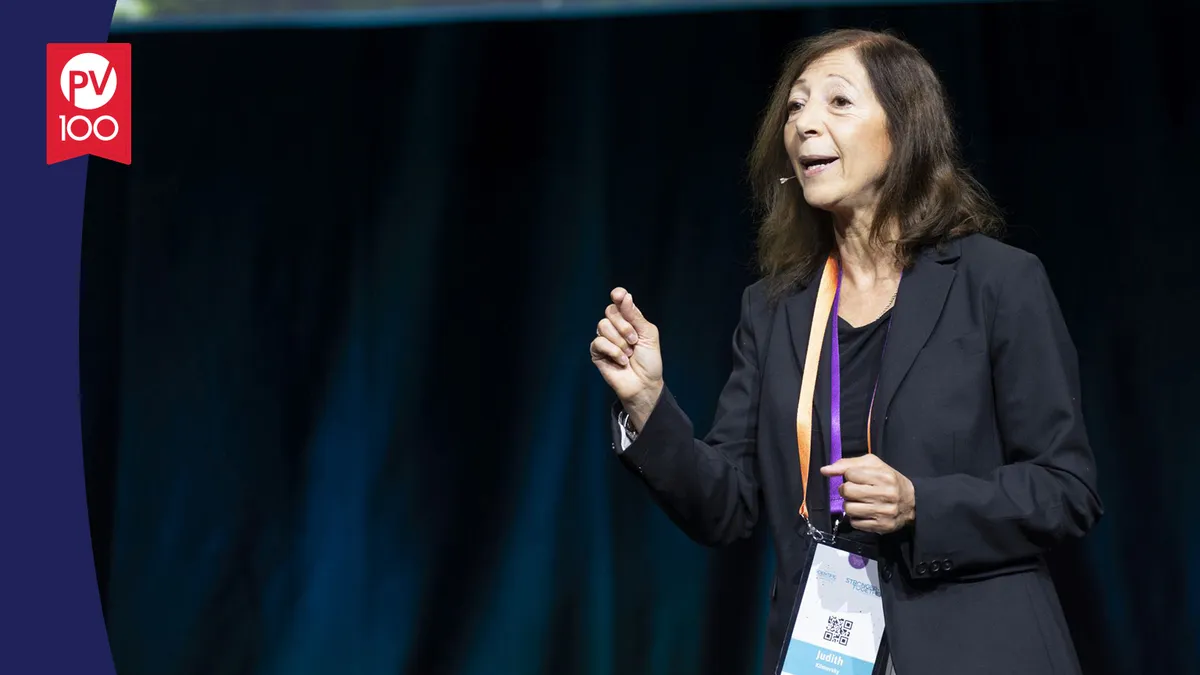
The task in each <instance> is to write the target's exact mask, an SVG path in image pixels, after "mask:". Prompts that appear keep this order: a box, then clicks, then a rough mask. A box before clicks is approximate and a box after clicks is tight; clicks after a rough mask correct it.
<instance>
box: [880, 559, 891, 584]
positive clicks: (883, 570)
mask: <svg viewBox="0 0 1200 675" xmlns="http://www.w3.org/2000/svg"><path fill="white" fill-rule="evenodd" d="M879 576H881V577H883V580H884V581H891V580H892V566H891V565H888V564H886V563H885V564H883V565H882V566H881V567H880V570H879Z"/></svg>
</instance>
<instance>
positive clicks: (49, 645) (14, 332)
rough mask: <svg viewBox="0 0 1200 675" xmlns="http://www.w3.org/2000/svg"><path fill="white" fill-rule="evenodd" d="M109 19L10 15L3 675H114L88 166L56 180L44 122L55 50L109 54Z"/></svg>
mask: <svg viewBox="0 0 1200 675" xmlns="http://www.w3.org/2000/svg"><path fill="white" fill-rule="evenodd" d="M113 5H114V0H13V1H10V2H0V27H3V30H4V33H5V36H4V40H3V41H0V50H2V51H0V54H2V55H3V57H4V58H3V63H4V73H5V78H4V96H3V101H4V103H3V105H0V129H3V130H4V137H3V145H2V146H0V148H2V149H0V311H2V312H3V314H2V315H0V316H2V317H3V318H2V319H0V359H2V360H0V673H13V675H18V674H19V675H40V674H42V673H46V674H47V675H50V674H53V675H66V674H68V673H69V674H70V675H113V674H114V673H115V670H114V668H113V664H112V655H111V652H110V650H109V646H108V637H107V635H106V632H105V629H104V619H103V616H102V614H101V610H100V594H99V589H98V588H97V586H96V567H95V563H94V561H93V559H92V546H91V536H90V532H89V529H88V515H87V500H86V493H85V488H84V477H83V449H82V442H81V431H80V419H79V257H80V241H81V232H82V227H83V193H84V183H85V180H86V178H87V162H88V161H89V160H88V159H86V158H82V157H81V158H78V159H73V160H70V161H67V162H63V163H61V164H55V165H51V166H47V165H46V132H45V129H46V122H45V119H44V118H45V115H46V92H45V86H46V44H47V43H49V42H105V41H107V38H108V31H109V24H110V23H111V21H112V12H113ZM136 61H137V59H136V56H135V57H134V71H135V72H136V68H137V66H136ZM92 161H101V160H92Z"/></svg>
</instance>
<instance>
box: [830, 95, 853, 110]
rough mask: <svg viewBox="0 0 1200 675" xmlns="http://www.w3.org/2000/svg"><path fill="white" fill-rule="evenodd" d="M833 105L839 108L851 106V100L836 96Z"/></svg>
mask: <svg viewBox="0 0 1200 675" xmlns="http://www.w3.org/2000/svg"><path fill="white" fill-rule="evenodd" d="M833 104H834V105H836V106H838V107H839V108H840V107H845V106H848V105H850V99H848V98H846V97H845V96H834V97H833Z"/></svg>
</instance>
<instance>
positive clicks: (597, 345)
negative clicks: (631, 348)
mask: <svg viewBox="0 0 1200 675" xmlns="http://www.w3.org/2000/svg"><path fill="white" fill-rule="evenodd" d="M591 351H592V358H593V359H595V358H606V359H608V360H610V361H612V362H613V363H616V364H618V365H621V366H627V365H629V358H628V357H626V356H625V354H623V353H621V348H620V347H618V346H616V345H615V344H613V343H612V341H611V340H609V339H608V338H606V337H601V336H599V335H597V336H596V339H595V340H592V349H591Z"/></svg>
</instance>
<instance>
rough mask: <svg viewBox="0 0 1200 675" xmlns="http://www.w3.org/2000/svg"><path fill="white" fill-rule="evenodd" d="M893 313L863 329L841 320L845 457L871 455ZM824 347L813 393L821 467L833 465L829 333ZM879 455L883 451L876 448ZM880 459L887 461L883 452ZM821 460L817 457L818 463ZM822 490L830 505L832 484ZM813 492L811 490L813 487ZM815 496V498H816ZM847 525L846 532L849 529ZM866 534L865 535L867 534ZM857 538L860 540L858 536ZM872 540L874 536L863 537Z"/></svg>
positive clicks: (839, 334)
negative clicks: (871, 416)
mask: <svg viewBox="0 0 1200 675" xmlns="http://www.w3.org/2000/svg"><path fill="white" fill-rule="evenodd" d="M891 316H892V310H890V309H889V310H888V311H886V312H884V313H883V315H882V316H880V317H879V318H878V319H876V320H874V321H872V322H871V323H869V324H866V325H863V326H858V327H855V326H852V325H850V324H849V323H848V322H847V321H846V320H845V319H842V318H841V317H838V319H837V322H838V351H839V352H840V356H841V359H840V361H841V366H842V368H841V370H842V372H841V376H842V457H843V458H850V457H860V456H862V455H865V454H867V413H868V411H869V410H870V408H871V395H872V393H874V391H875V382H876V381H877V380H878V378H879V369H880V366H881V364H882V363H883V360H882V359H883V352H884V342H885V341H886V339H887V333H888V320H889V319H890V318H891ZM824 342H825V344H824V345H823V349H822V351H823V354H822V359H821V366H820V369H819V371H818V373H817V388H816V391H815V392H814V393H813V405H815V406H816V408H817V410H816V415H815V417H816V418H817V419H819V420H820V424H821V436H822V439H823V441H824V443H823V445H824V447H823V448H822V451H823V454H822V455H821V457H820V458H819V461H820V464H817V466H818V467H820V466H824V465H825V464H828V463H829V458H830V453H831V447H830V441H831V438H832V428H833V427H832V426H831V424H832V423H831V421H830V419H831V418H830V414H831V412H832V411H831V409H830V400H831V396H830V394H831V391H830V374H829V363H830V358H831V355H832V353H833V349H832V345H831V344H830V340H829V339H828V334H827V336H826V339H825V341H824ZM875 450H876V452H877V453H879V448H876V449H875ZM879 454H880V458H881V459H882V458H883V455H882V454H881V453H879ZM817 461H818V459H817V458H813V462H814V463H816V462H817ZM821 479H822V485H821V487H820V489H818V490H813V492H814V493H816V494H819V495H821V496H822V498H823V499H825V500H826V502H825V503H826V504H828V499H829V496H828V495H829V482H828V480H829V479H827V478H825V477H823V476H822V477H821ZM810 490H811V487H810ZM814 496H815V495H814ZM821 525H823V527H822V529H826V528H828V527H831V526H832V523H829V524H821ZM848 528H849V525H848V524H844V525H843V526H842V528H840V529H841V530H842V531H846V530H848ZM863 534H865V533H863ZM856 538H857V537H856ZM863 539H864V540H871V539H874V537H869V536H867V537H863Z"/></svg>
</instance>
